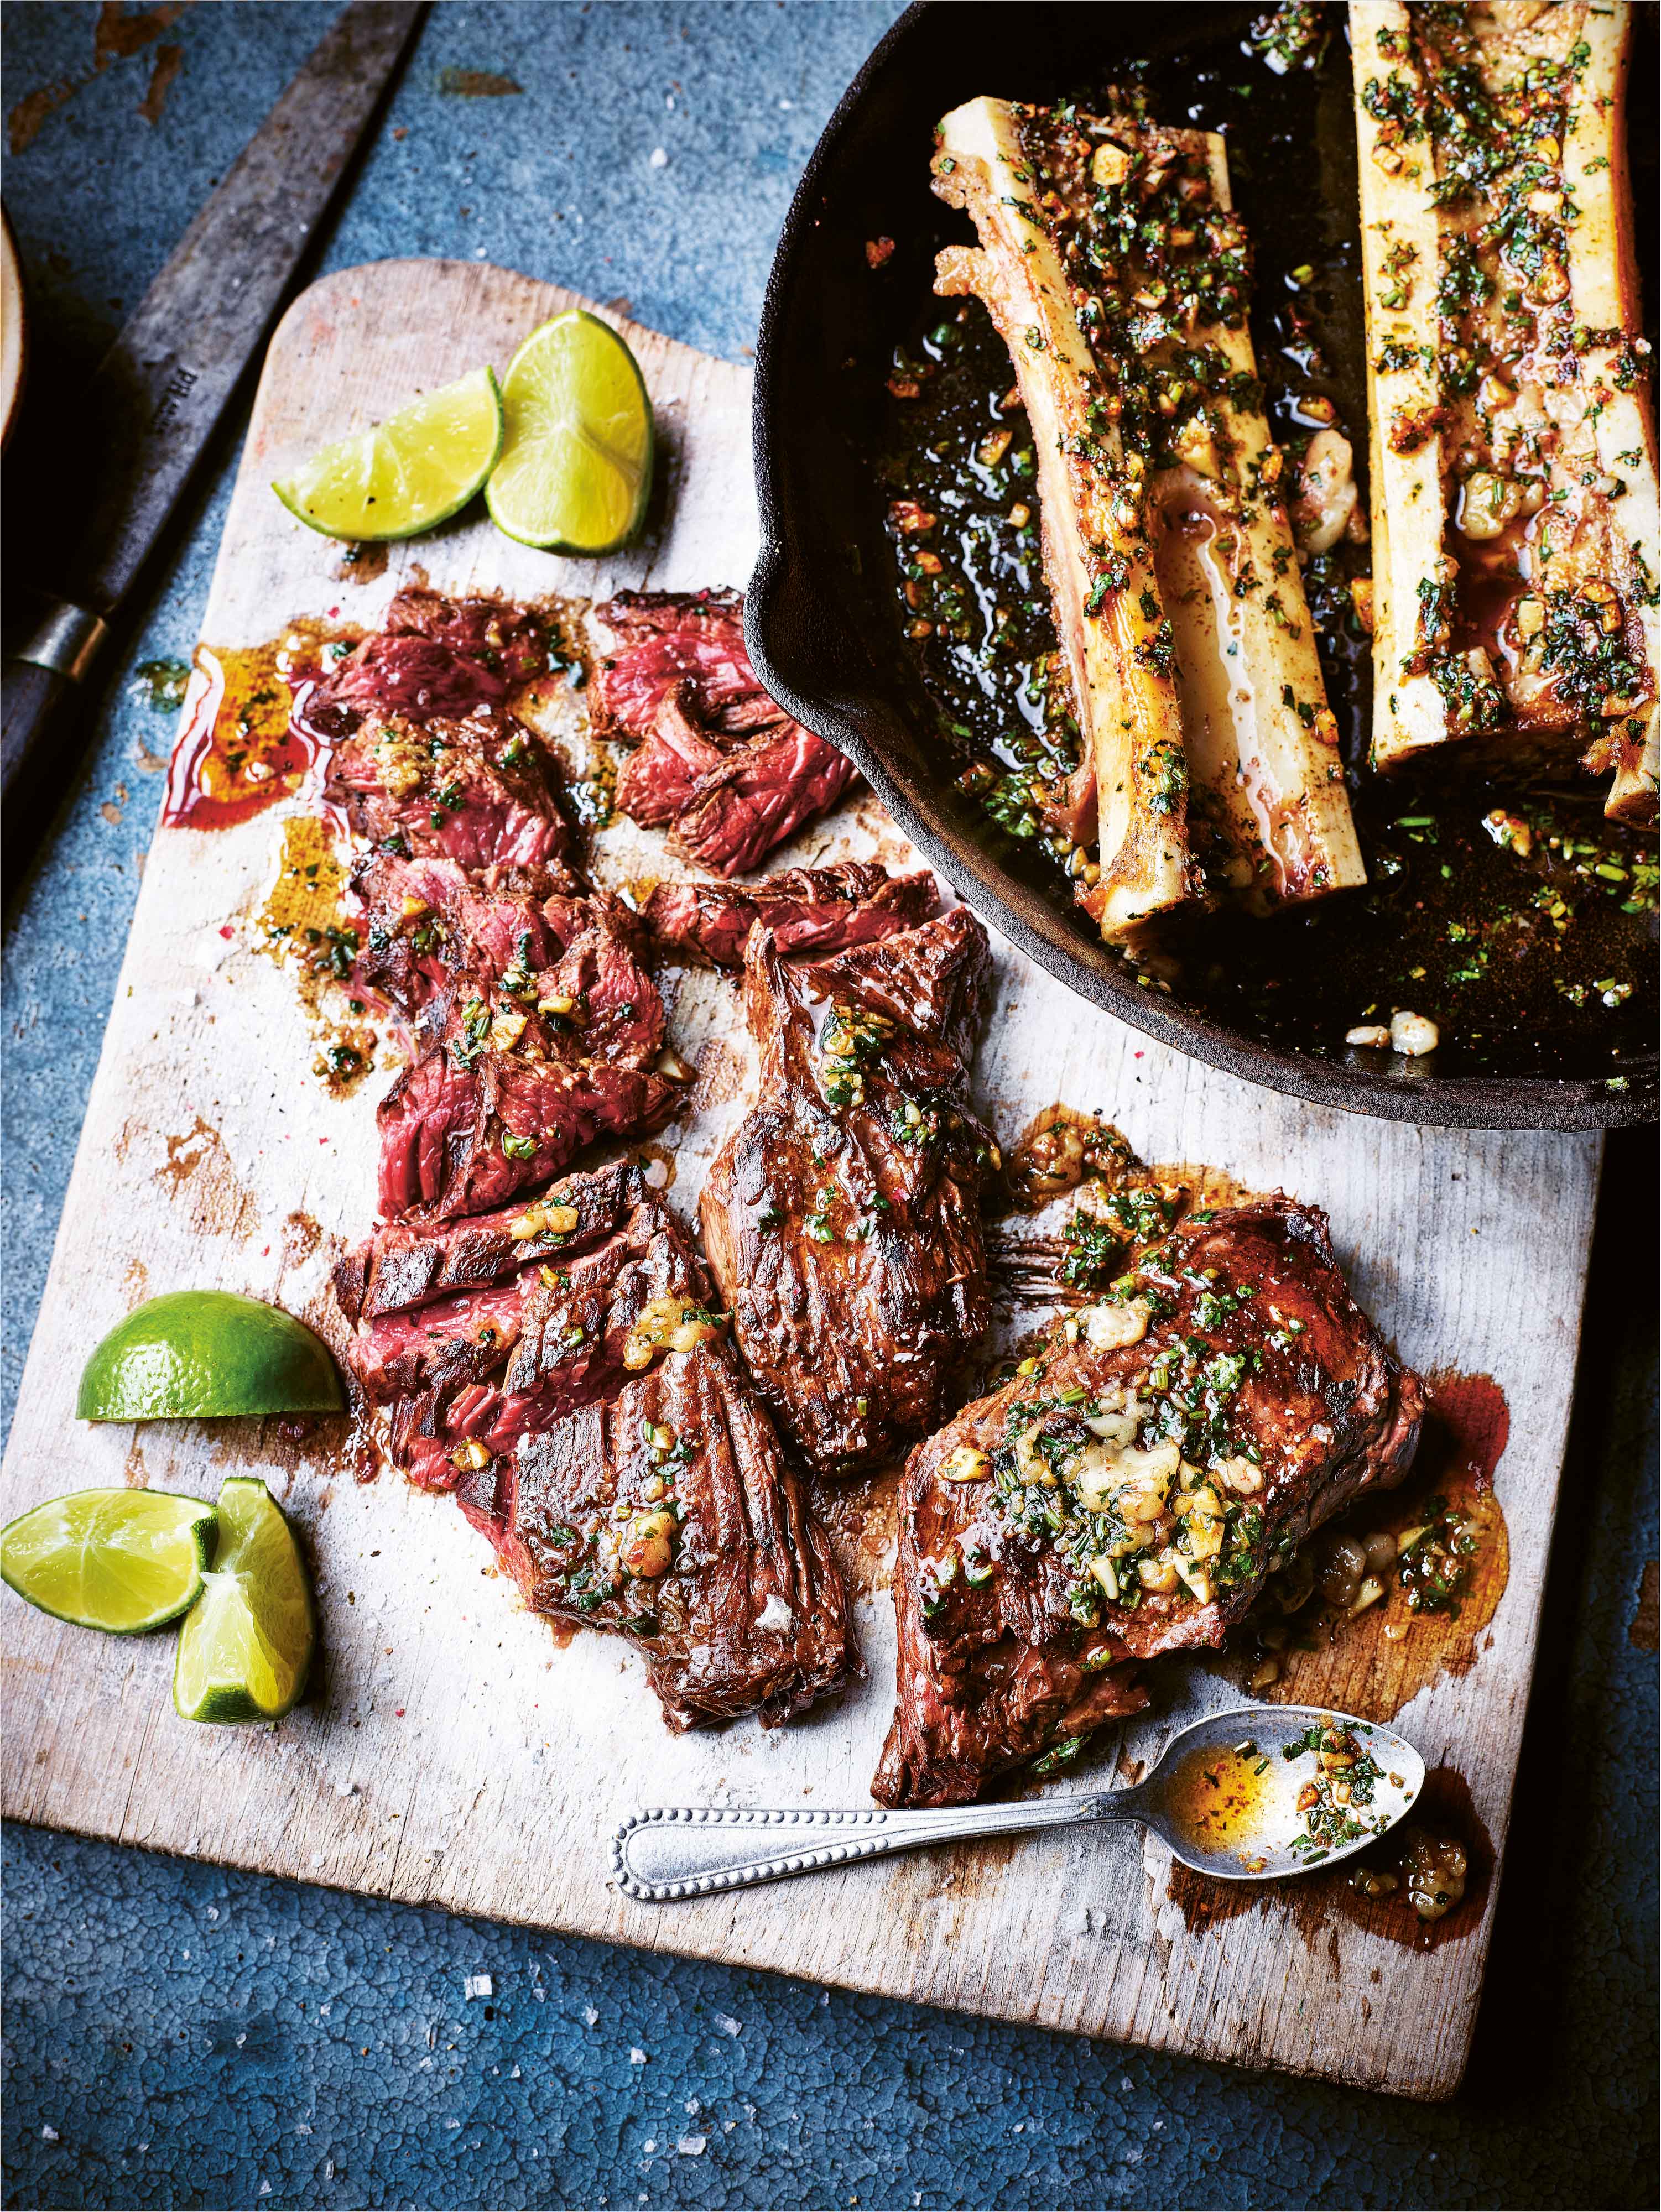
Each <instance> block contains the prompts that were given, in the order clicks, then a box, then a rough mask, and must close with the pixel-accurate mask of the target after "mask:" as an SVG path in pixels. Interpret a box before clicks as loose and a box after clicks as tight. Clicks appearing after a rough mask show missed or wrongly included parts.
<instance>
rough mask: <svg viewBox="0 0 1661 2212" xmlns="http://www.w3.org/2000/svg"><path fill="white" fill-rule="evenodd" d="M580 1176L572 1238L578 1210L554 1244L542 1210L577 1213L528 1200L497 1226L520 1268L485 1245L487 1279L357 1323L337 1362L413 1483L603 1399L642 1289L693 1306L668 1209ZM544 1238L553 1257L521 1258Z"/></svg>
mask: <svg viewBox="0 0 1661 2212" xmlns="http://www.w3.org/2000/svg"><path fill="white" fill-rule="evenodd" d="M583 1182H587V1183H588V1184H590V1185H591V1186H593V1188H591V1190H590V1191H589V1193H588V1194H587V1195H588V1196H589V1198H590V1200H591V1204H590V1206H589V1208H588V1209H587V1210H588V1212H589V1217H590V1218H589V1223H588V1225H587V1232H586V1234H585V1233H584V1230H583V1226H582V1224H581V1220H579V1223H578V1225H577V1227H576V1228H575V1230H573V1231H571V1232H569V1235H568V1236H567V1237H565V1238H563V1239H562V1240H560V1241H559V1242H558V1243H554V1242H553V1240H552V1238H551V1237H549V1235H548V1234H547V1233H546V1231H545V1226H544V1225H545V1224H546V1223H547V1222H548V1220H549V1218H550V1216H552V1217H553V1218H555V1219H556V1220H560V1221H563V1220H565V1219H568V1218H569V1216H570V1214H571V1213H573V1212H579V1213H580V1212H581V1208H580V1207H578V1206H573V1205H569V1204H566V1203H564V1202H563V1201H561V1200H554V1199H552V1198H550V1199H546V1200H538V1201H537V1202H535V1203H533V1204H532V1205H531V1206H527V1207H526V1209H525V1211H524V1212H523V1213H522V1214H520V1216H518V1217H517V1218H514V1219H511V1220H508V1221H507V1223H506V1231H507V1235H506V1238H505V1240H503V1241H506V1242H508V1243H509V1244H510V1245H513V1246H514V1249H515V1251H516V1255H517V1257H518V1259H519V1262H520V1264H518V1265H517V1266H515V1265H514V1263H513V1261H511V1260H506V1259H504V1258H503V1255H502V1254H501V1251H500V1245H499V1244H497V1246H496V1249H494V1250H492V1249H486V1250H485V1251H484V1252H483V1253H481V1254H480V1255H478V1256H479V1258H480V1260H481V1261H484V1262H485V1263H487V1264H488V1263H489V1262H490V1261H498V1260H500V1261H502V1265H501V1267H500V1272H499V1273H498V1274H497V1276H496V1279H495V1280H494V1281H492V1282H491V1283H490V1284H489V1285H486V1286H479V1287H475V1288H472V1289H469V1290H465V1291H461V1292H460V1293H459V1294H458V1295H456V1296H453V1297H440V1298H436V1299H434V1300H432V1301H430V1302H429V1303H427V1304H422V1305H420V1306H416V1307H411V1308H406V1309H405V1310H397V1311H392V1312H388V1313H384V1314H381V1315H379V1316H376V1317H374V1318H373V1319H370V1320H366V1321H364V1322H360V1324H359V1327H358V1330H357V1334H356V1336H355V1337H354V1339H353V1341H352V1344H351V1346H350V1349H349V1351H348V1353H347V1359H348V1363H349V1364H350V1367H351V1370H352V1372H353V1374H354V1375H355V1376H356V1378H357V1380H358V1382H359V1383H360V1384H361V1385H362V1389H363V1392H364V1395H366V1396H367V1397H368V1399H369V1400H370V1401H371V1402H372V1403H373V1404H374V1405H377V1406H380V1407H386V1408H387V1409H388V1410H387V1431H388V1436H389V1439H390V1445H391V1451H392V1458H393V1460H394V1461H395V1462H396V1463H397V1464H398V1465H399V1467H401V1468H404V1470H405V1473H406V1474H408V1475H409V1477H410V1479H411V1481H412V1482H414V1483H416V1484H417V1486H419V1487H420V1488H422V1489H423V1490H451V1489H453V1488H454V1487H455V1486H456V1483H457V1481H458V1480H459V1477H460V1475H461V1474H463V1473H464V1472H465V1471H466V1470H467V1469H469V1468H474V1467H477V1466H482V1465H483V1464H484V1457H485V1456H486V1455H490V1456H494V1455H496V1454H498V1453H501V1452H504V1451H507V1450H509V1449H512V1447H513V1446H514V1444H515V1443H517V1442H518V1441H519V1439H520V1437H524V1436H526V1435H529V1434H530V1433H531V1432H532V1431H534V1430H537V1429H539V1428H545V1427H547V1426H548V1425H549V1424H550V1423H551V1422H552V1421H554V1420H557V1419H559V1418H561V1417H562V1416H563V1415H564V1414H566V1413H569V1412H570V1411H571V1410H572V1408H573V1407H577V1406H581V1405H586V1404H587V1403H588V1402H589V1401H591V1400H593V1399H595V1398H599V1397H603V1396H607V1395H615V1393H616V1392H617V1391H618V1389H621V1388H622V1386H623V1384H624V1382H625V1381H626V1380H627V1378H628V1375H629V1373H630V1357H629V1352H628V1346H629V1341H630V1334H631V1332H633V1331H635V1330H636V1328H638V1327H639V1326H640V1322H641V1316H642V1312H644V1311H645V1310H647V1309H648V1306H649V1305H650V1304H651V1301H652V1300H653V1299H654V1298H660V1297H663V1296H664V1295H666V1294H674V1295H678V1296H684V1297H685V1298H686V1300H687V1301H688V1302H689V1304H691V1305H692V1306H696V1307H697V1309H698V1310H700V1311H702V1310H703V1292H702V1290H701V1288H700V1289H699V1291H698V1292H697V1296H696V1297H694V1295H693V1289H692V1281H693V1279H692V1277H691V1275H690V1274H688V1273H686V1272H685V1269H686V1265H687V1262H686V1261H685V1260H684V1248H683V1244H682V1243H678V1242H676V1241H675V1237H672V1236H671V1235H670V1229H671V1227H672V1224H671V1223H670V1217H669V1216H668V1215H667V1213H666V1211H665V1209H664V1207H663V1206H662V1204H661V1202H660V1200H658V1198H657V1196H656V1194H655V1193H654V1192H653V1191H651V1190H650V1189H649V1188H648V1187H647V1185H646V1184H645V1182H644V1181H643V1179H642V1178H640V1177H639V1176H638V1174H637V1171H636V1176H634V1177H633V1178H632V1179H631V1178H630V1177H627V1176H624V1177H611V1178H608V1177H607V1176H605V1175H604V1174H603V1173H602V1174H601V1175H599V1176H593V1177H574V1178H573V1183H574V1184H575V1183H583ZM566 1188H567V1190H568V1192H569V1190H570V1188H571V1186H569V1185H568V1186H567V1187H566ZM526 1231H529V1232H530V1233H529V1234H526ZM515 1232H517V1239H516V1237H515ZM666 1238H667V1239H668V1241H667V1242H666V1241H665V1240H666ZM550 1246H552V1249H553V1251H554V1255H555V1256H553V1257H552V1258H551V1259H542V1260H538V1261H536V1262H535V1263H534V1264H527V1261H528V1255H531V1254H532V1253H534V1252H537V1251H538V1250H545V1249H549V1248H550ZM671 1263H672V1267H671ZM666 1268H668V1269H670V1272H669V1273H666V1272H665V1271H666ZM676 1268H678V1269H679V1270H680V1273H674V1272H673V1270H674V1269H676ZM698 1282H699V1284H700V1285H701V1283H702V1277H699V1278H698ZM636 1364H643V1358H642V1359H640V1360H639V1361H637V1363H636Z"/></svg>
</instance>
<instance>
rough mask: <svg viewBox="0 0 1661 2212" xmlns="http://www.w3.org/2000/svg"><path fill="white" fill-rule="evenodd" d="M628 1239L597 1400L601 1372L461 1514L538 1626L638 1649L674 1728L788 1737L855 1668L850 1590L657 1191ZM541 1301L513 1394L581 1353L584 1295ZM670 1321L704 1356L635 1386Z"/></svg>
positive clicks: (654, 1368) (484, 1477) (679, 1361)
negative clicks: (649, 1349)
mask: <svg viewBox="0 0 1661 2212" xmlns="http://www.w3.org/2000/svg"><path fill="white" fill-rule="evenodd" d="M626 1234H627V1239H628V1250H627V1253H626V1256H625V1257H624V1261H623V1263H622V1264H621V1265H620V1266H618V1267H615V1268H614V1270H613V1271H612V1273H611V1280H610V1281H609V1283H607V1284H606V1285H605V1291H604V1293H603V1295H604V1296H605V1297H606V1298H607V1299H608V1300H609V1304H607V1306H606V1310H605V1314H604V1316H602V1317H597V1318H596V1321H595V1322H594V1324H593V1327H592V1328H591V1330H590V1334H591V1335H592V1337H593V1339H594V1340H596V1341H597V1342H598V1344H599V1346H601V1347H603V1349H602V1350H601V1352H599V1355H598V1357H597V1358H596V1360H595V1366H596V1367H601V1366H603V1367H604V1368H605V1375H604V1376H603V1377H602V1378H600V1379H599V1385H598V1387H587V1383H593V1380H594V1376H593V1372H592V1370H591V1373H590V1376H589V1377H588V1378H587V1381H586V1383H585V1387H584V1389H583V1391H582V1394H581V1395H580V1396H576V1397H570V1398H568V1399H567V1401H566V1402H565V1403H564V1404H563V1405H562V1406H561V1407H560V1409H559V1411H558V1412H557V1413H555V1414H552V1415H551V1416H550V1415H547V1414H546V1413H543V1412H539V1414H538V1419H537V1420H536V1421H535V1424H534V1425H533V1426H532V1427H531V1428H530V1429H529V1430H528V1431H527V1432H526V1433H525V1434H524V1435H522V1436H521V1437H520V1439H519V1440H518V1442H517V1444H516V1446H515V1448H514V1449H512V1450H511V1451H506V1452H503V1453H501V1454H499V1455H496V1456H494V1457H492V1458H491V1459H490V1462H489V1463H488V1464H487V1465H486V1466H484V1467H482V1468H477V1469H473V1468H466V1469H464V1470H463V1471H462V1472H461V1474H459V1479H458V1488H457V1493H456V1494H457V1498H458V1502H459V1504H460V1506H461V1509H462V1510H463V1512H464V1513H465V1514H466V1516H467V1517H468V1519H469V1520H470V1521H472V1522H473V1524H474V1526H475V1527H477V1528H481V1529H483V1531H484V1534H486V1535H487V1536H488V1537H489V1538H490V1541H491V1543H492V1544H493V1545H495V1547H496V1551H497V1553H499V1555H500V1557H501V1559H502V1562H503V1564H504V1565H506V1566H507V1567H508V1570H509V1571H510V1572H511V1573H512V1574H513V1576H514V1579H515V1580H516V1581H517V1582H518V1583H519V1585H520V1589H522V1590H523V1592H524V1594H525V1597H526V1601H527V1603H528V1604H529V1605H530V1606H531V1607H532V1609H533V1610H535V1611H537V1612H538V1613H546V1614H548V1615H549V1616H550V1617H551V1618H554V1619H557V1620H568V1621H570V1622H572V1623H573V1624H575V1625H577V1626H585V1627H590V1628H599V1629H604V1630H607V1631H610V1632H612V1633H615V1634H618V1635H621V1636H624V1637H625V1638H627V1639H628V1640H629V1641H630V1643H632V1644H635V1645H636V1647H637V1648H638V1649H639V1650H641V1651H642V1652H643V1653H644V1655H645V1657H646V1662H647V1670H648V1676H649V1679H650V1680H651V1683H652V1686H653V1688H654V1691H655V1692H657V1695H658V1697H659V1699H660V1700H661V1702H662V1705H663V1711H664V1717H665V1719H666V1721H667V1723H669V1725H670V1727H671V1728H673V1729H686V1728H692V1727H697V1726H699V1725H703V1724H707V1723H712V1722H717V1721H723V1720H728V1719H731V1718H733V1717H735V1716H737V1715H739V1714H740V1713H748V1712H757V1713H758V1714H759V1715H760V1717H761V1718H762V1720H763V1721H764V1723H768V1724H769V1725H775V1724H776V1723H780V1722H782V1721H785V1720H788V1719H789V1718H790V1717H792V1715H794V1714H795V1713H798V1712H801V1711H805V1710H806V1708H807V1707H808V1706H809V1705H812V1703H813V1702H814V1701H815V1699H818V1698H820V1697H823V1696H825V1695H828V1694H829V1693H831V1692H834V1691H836V1690H837V1689H840V1688H841V1687H842V1686H843V1683H844V1682H845V1681H846V1680H847V1679H848V1676H849V1674H850V1672H852V1671H853V1670H854V1669H855V1668H856V1666H857V1654H856V1651H855V1644H854V1638H853V1630H852V1626H851V1623H850V1621H849V1611H848V1601H847V1595H846V1592H845V1590H844V1589H843V1582H842V1577H841V1575H840V1572H839V1571H838V1570H837V1565H836V1563H835V1560H834V1559H833V1558H832V1555H831V1548H830V1545H829V1542H828V1540H827V1539H826V1537H825V1535H824V1532H823V1530H822V1529H821V1528H819V1526H818V1522H816V1521H815V1520H814V1518H813V1516H812V1512H811V1510H809V1507H808V1504H807V1499H806V1492H805V1489H804V1487H803V1486H802V1484H801V1483H800V1480H798V1478H797V1477H796V1476H795V1475H794V1474H791V1472H790V1471H789V1469H788V1468H787V1467H786V1465H785V1463H784V1460H783V1456H782V1453H781V1452H780V1449H779V1445H778V1439H777V1437H776V1436H775V1434H774V1432H773V1429H772V1425H771V1424H770V1422H769V1420H768V1419H767V1416H766V1414H765V1413H764V1412H763V1411H762V1409H761V1408H760V1407H758V1406H757V1405H756V1404H755V1403H754V1401H753V1400H752V1399H751V1397H750V1395H749V1393H748V1391H747V1389H746V1388H745V1383H744V1381H743V1378H742V1376H741V1374H740V1372H739V1367H738V1363H737V1361H736V1359H735V1358H734V1357H733V1352H732V1351H731V1349H730V1348H729V1346H727V1344H726V1343H725V1342H724V1341H723V1340H722V1338H721V1334H719V1330H718V1328H717V1327H716V1325H715V1322H714V1321H713V1318H712V1316H710V1314H709V1304H708V1300H709V1281H708V1278H707V1276H706V1275H705V1273H704V1271H703V1267H702V1265H701V1264H700V1262H699V1261H698V1258H697V1254H696V1252H695V1251H694V1250H693V1249H692V1247H691V1243H690V1241H689V1240H688V1239H687V1238H686V1237H685V1236H684V1233H683V1232H682V1231H681V1230H680V1229H679V1227H678V1225H677V1224H676V1223H675V1221H674V1220H673V1218H672V1216H671V1215H670V1214H669V1213H668V1212H667V1210H666V1208H665V1207H664V1206H662V1205H661V1203H660V1201H659V1200H657V1199H656V1197H655V1195H654V1194H648V1197H647V1198H646V1199H644V1200H642V1203H641V1205H640V1206H638V1207H637V1208H636V1212H635V1215H634V1216H633V1218H632V1219H631V1222H630V1227H629V1230H628V1231H627V1232H626ZM602 1256H603V1248H602V1253H597V1254H596V1255H594V1257H595V1259H596V1260H597V1261H598V1260H599V1259H600V1258H601V1257H602ZM578 1264H579V1265H580V1263H578ZM570 1272H571V1273H572V1275H573V1277H575V1276H576V1274H577V1273H578V1266H577V1265H574V1266H573V1267H572V1269H571V1271H570ZM537 1300H538V1293H536V1292H532V1294H531V1297H530V1300H529V1301H528V1302H527V1303H528V1307H529V1324H530V1325H529V1326H527V1328H526V1332H525V1334H523V1335H522V1336H521V1338H520V1341H519V1344H518V1345H517V1346H516V1347H515V1349H514V1355H513V1358H512V1361H511V1363H510V1365H509V1369H508V1373H507V1375H506V1376H505V1377H504V1383H505V1385H506V1387H507V1388H508V1389H509V1390H512V1389H514V1387H515V1385H517V1386H520V1388H521V1389H528V1388H530V1387H532V1386H533V1384H534V1383H535V1381H536V1380H537V1379H538V1376H547V1375H550V1374H553V1375H557V1374H558V1373H559V1372H561V1370H564V1369H569V1365H570V1364H571V1361H572V1358H573V1357H574V1355H573V1352H572V1350H571V1347H570V1344H569V1336H570V1330H569V1326H568V1323H567V1319H566V1317H567V1316H569V1312H570V1311H571V1303H572V1294H569V1293H568V1294H567V1297H566V1300H565V1303H564V1304H563V1307H561V1308H560V1310H558V1312H557V1313H556V1312H554V1311H552V1310H545V1311H542V1312H541V1313H540V1314H538V1310H537ZM593 1302H594V1303H597V1302H598V1301H597V1300H596V1301H593ZM666 1309H667V1310H671V1311H672V1313H674V1314H677V1315H679V1314H686V1315H691V1316H697V1321H696V1323H695V1327H694V1331H693V1333H694V1334H699V1335H700V1336H701V1340H699V1341H696V1342H692V1343H690V1344H688V1345H687V1346H684V1348H680V1349H677V1348H675V1346H673V1344H671V1345H670V1346H668V1347H667V1348H666V1349H664V1350H663V1351H662V1352H661V1353H660V1355H659V1356H657V1357H656V1358H654V1359H653V1361H652V1364H650V1365H649V1366H648V1367H646V1368H645V1369H644V1370H643V1371H632V1369H633V1361H632V1359H631V1355H630V1335H631V1332H637V1331H638V1330H639V1329H640V1328H642V1326H644V1325H645V1324H646V1323H647V1322H649V1321H650V1320H651V1318H652V1316H654V1314H658V1315H661V1314H662V1313H663V1312H664V1311H665V1310H666ZM578 1356H580V1355H578ZM636 1357H637V1355H636ZM548 1402H551V1401H545V1404H546V1403H548Z"/></svg>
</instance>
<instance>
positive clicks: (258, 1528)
mask: <svg viewBox="0 0 1661 2212" xmlns="http://www.w3.org/2000/svg"><path fill="white" fill-rule="evenodd" d="M316 1641H317V1624H316V1620H315V1617H314V1615H313V1611H312V1593H311V1588H310V1585H309V1584H308V1583H307V1579H306V1567H305V1563H304V1561H303V1560H302V1559H301V1556H300V1547H299V1545H298V1544H296V1543H295V1539H294V1531H293V1530H292V1529H291V1528H289V1524H288V1522H286V1521H285V1520H284V1519H283V1515H282V1512H281V1510H279V1508H278V1507H277V1504H276V1502H275V1500H274V1499H273V1498H272V1497H271V1492H269V1491H268V1490H267V1489H266V1487H265V1484H264V1483H263V1482H261V1481H259V1480H258V1479H257V1478H255V1477H253V1476H249V1475H240V1474H238V1475H233V1476H232V1477H231V1478H230V1480H228V1481H227V1482H226V1483H225V1484H224V1485H223V1486H222V1488H221V1490H220V1492H219V1538H218V1542H217V1543H216V1546H215V1548H214V1556H213V1565H212V1566H211V1567H210V1569H209V1570H208V1571H207V1573H206V1574H205V1575H204V1577H203V1584H202V1595H201V1598H200V1600H199V1601H198V1603H197V1605H196V1607H195V1609H194V1610H193V1611H192V1613H191V1614H190V1617H189V1618H188V1620H186V1623H185V1626H184V1627H183V1628H182V1629H181V1630H180V1631H179V1656H178V1658H177V1659H176V1660H175V1661H174V1662H173V1705H174V1707H175V1709H176V1710H177V1711H178V1712H179V1714H180V1716H181V1717H183V1718H184V1719H186V1720H187V1721H280V1720H281V1719H282V1717H283V1714H284V1713H286V1712H288V1711H289V1710H290V1709H291V1707H292V1706H293V1705H295V1703H296V1701H297V1700H298V1699H299V1697H300V1694H301V1691H302V1690H304V1688H305V1686H306V1674H307V1668H309V1667H310V1665H311V1663H312V1650H313V1645H314V1644H315V1643H316Z"/></svg>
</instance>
